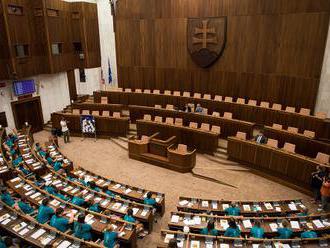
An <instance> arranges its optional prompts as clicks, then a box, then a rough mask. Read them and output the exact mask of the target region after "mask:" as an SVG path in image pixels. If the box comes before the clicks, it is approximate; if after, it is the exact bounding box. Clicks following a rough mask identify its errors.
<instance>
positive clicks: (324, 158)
mask: <svg viewBox="0 0 330 248" xmlns="http://www.w3.org/2000/svg"><path fill="white" fill-rule="evenodd" d="M315 160H316V161H317V162H319V163H321V164H329V155H328V154H325V153H322V152H318V153H317V155H316V158H315Z"/></svg>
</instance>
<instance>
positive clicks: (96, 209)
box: [89, 203, 101, 213]
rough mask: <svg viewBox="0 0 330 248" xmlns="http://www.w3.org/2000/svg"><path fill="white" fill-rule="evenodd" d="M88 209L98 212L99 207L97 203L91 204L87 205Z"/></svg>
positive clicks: (99, 210)
mask: <svg viewBox="0 0 330 248" xmlns="http://www.w3.org/2000/svg"><path fill="white" fill-rule="evenodd" d="M89 210H91V211H93V212H96V213H100V212H101V209H100V205H99V204H98V203H95V204H93V205H92V206H90V207H89Z"/></svg>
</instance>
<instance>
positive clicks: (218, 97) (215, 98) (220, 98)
mask: <svg viewBox="0 0 330 248" xmlns="http://www.w3.org/2000/svg"><path fill="white" fill-rule="evenodd" d="M214 101H218V102H221V101H222V96H219V95H215V96H214Z"/></svg>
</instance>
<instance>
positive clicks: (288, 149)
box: [283, 142, 296, 153]
mask: <svg viewBox="0 0 330 248" xmlns="http://www.w3.org/2000/svg"><path fill="white" fill-rule="evenodd" d="M283 150H284V151H286V152H291V153H295V151H296V145H295V144H291V143H287V142H285V144H284V146H283Z"/></svg>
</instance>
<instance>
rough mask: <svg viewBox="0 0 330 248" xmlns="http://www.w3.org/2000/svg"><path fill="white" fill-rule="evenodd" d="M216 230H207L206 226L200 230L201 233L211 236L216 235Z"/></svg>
mask: <svg viewBox="0 0 330 248" xmlns="http://www.w3.org/2000/svg"><path fill="white" fill-rule="evenodd" d="M218 233H219V232H218V230H217V229H212V230H211V231H209V229H207V227H204V228H203V229H202V230H201V234H204V235H212V236H218Z"/></svg>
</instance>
